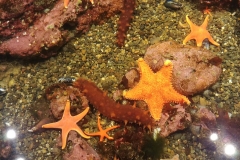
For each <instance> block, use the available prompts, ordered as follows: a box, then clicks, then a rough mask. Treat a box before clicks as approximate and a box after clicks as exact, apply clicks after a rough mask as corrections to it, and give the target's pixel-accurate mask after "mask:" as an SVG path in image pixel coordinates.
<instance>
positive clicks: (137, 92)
mask: <svg viewBox="0 0 240 160" xmlns="http://www.w3.org/2000/svg"><path fill="white" fill-rule="evenodd" d="M138 86H139V84H137V85H136V86H135V87H134V88H132V89H130V90H128V91H126V90H124V91H123V96H124V97H125V98H127V99H131V100H144V94H145V93H146V92H144V91H142V89H141V88H138Z"/></svg>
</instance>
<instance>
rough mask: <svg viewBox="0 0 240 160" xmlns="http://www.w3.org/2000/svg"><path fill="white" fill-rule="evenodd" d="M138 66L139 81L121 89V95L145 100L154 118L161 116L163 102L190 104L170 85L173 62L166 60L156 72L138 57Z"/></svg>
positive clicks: (157, 118)
mask: <svg viewBox="0 0 240 160" xmlns="http://www.w3.org/2000/svg"><path fill="white" fill-rule="evenodd" d="M138 66H139V68H140V80H139V83H138V84H137V85H136V86H135V87H134V88H132V89H130V90H129V91H123V96H124V97H125V98H128V99H132V100H143V101H145V102H146V103H147V105H148V108H149V111H150V114H151V115H152V117H153V118H154V119H155V120H159V119H160V118H161V113H162V109H163V105H164V104H165V103H169V102H186V103H187V104H190V101H189V100H188V99H187V97H185V96H183V95H181V94H179V93H178V92H177V91H176V90H175V89H174V88H173V86H172V82H171V80H172V69H173V64H172V62H171V61H170V60H166V61H165V62H164V66H163V67H162V68H161V70H159V71H158V72H156V73H154V72H153V71H152V70H151V68H150V67H149V66H148V64H147V63H146V62H145V61H144V60H143V59H142V58H139V59H138Z"/></svg>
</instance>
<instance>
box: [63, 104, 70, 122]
mask: <svg viewBox="0 0 240 160" xmlns="http://www.w3.org/2000/svg"><path fill="white" fill-rule="evenodd" d="M68 116H71V114H70V101H69V100H67V102H66V105H65V109H64V112H63V116H62V119H64V117H68Z"/></svg>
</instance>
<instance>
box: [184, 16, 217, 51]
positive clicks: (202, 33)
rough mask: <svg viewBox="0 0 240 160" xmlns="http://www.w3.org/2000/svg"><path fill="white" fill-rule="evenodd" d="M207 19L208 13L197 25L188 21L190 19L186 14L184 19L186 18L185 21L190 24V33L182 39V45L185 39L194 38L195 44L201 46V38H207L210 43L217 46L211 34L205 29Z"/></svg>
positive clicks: (185, 41)
mask: <svg viewBox="0 0 240 160" xmlns="http://www.w3.org/2000/svg"><path fill="white" fill-rule="evenodd" d="M208 19H209V15H207V16H206V18H205V20H204V22H203V24H202V25H201V26H197V25H195V24H194V23H192V22H191V21H190V19H189V18H188V15H186V20H187V23H188V24H189V25H190V28H191V33H190V34H189V35H188V36H187V37H186V38H185V39H184V40H183V44H184V45H186V43H187V41H189V40H191V39H195V40H196V42H197V46H198V47H201V46H202V42H203V40H204V39H206V38H208V40H209V41H210V42H211V43H212V44H214V45H216V46H219V44H218V43H217V42H215V41H214V40H213V38H212V36H211V35H210V33H209V32H208V31H207V29H206V28H207V24H208Z"/></svg>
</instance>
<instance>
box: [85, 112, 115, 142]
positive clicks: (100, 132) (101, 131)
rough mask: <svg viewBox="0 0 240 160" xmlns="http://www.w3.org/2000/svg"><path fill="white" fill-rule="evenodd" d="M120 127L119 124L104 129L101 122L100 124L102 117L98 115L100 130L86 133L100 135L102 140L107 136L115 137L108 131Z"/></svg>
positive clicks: (108, 137)
mask: <svg viewBox="0 0 240 160" xmlns="http://www.w3.org/2000/svg"><path fill="white" fill-rule="evenodd" d="M118 127H119V126H112V127H110V128H107V129H105V130H103V129H102V127H101V124H100V117H99V116H98V129H99V132H95V133H86V134H87V135H89V136H100V142H102V141H103V139H104V137H106V138H107V139H113V137H110V136H109V135H108V134H107V132H108V131H110V130H112V129H115V128H118Z"/></svg>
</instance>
